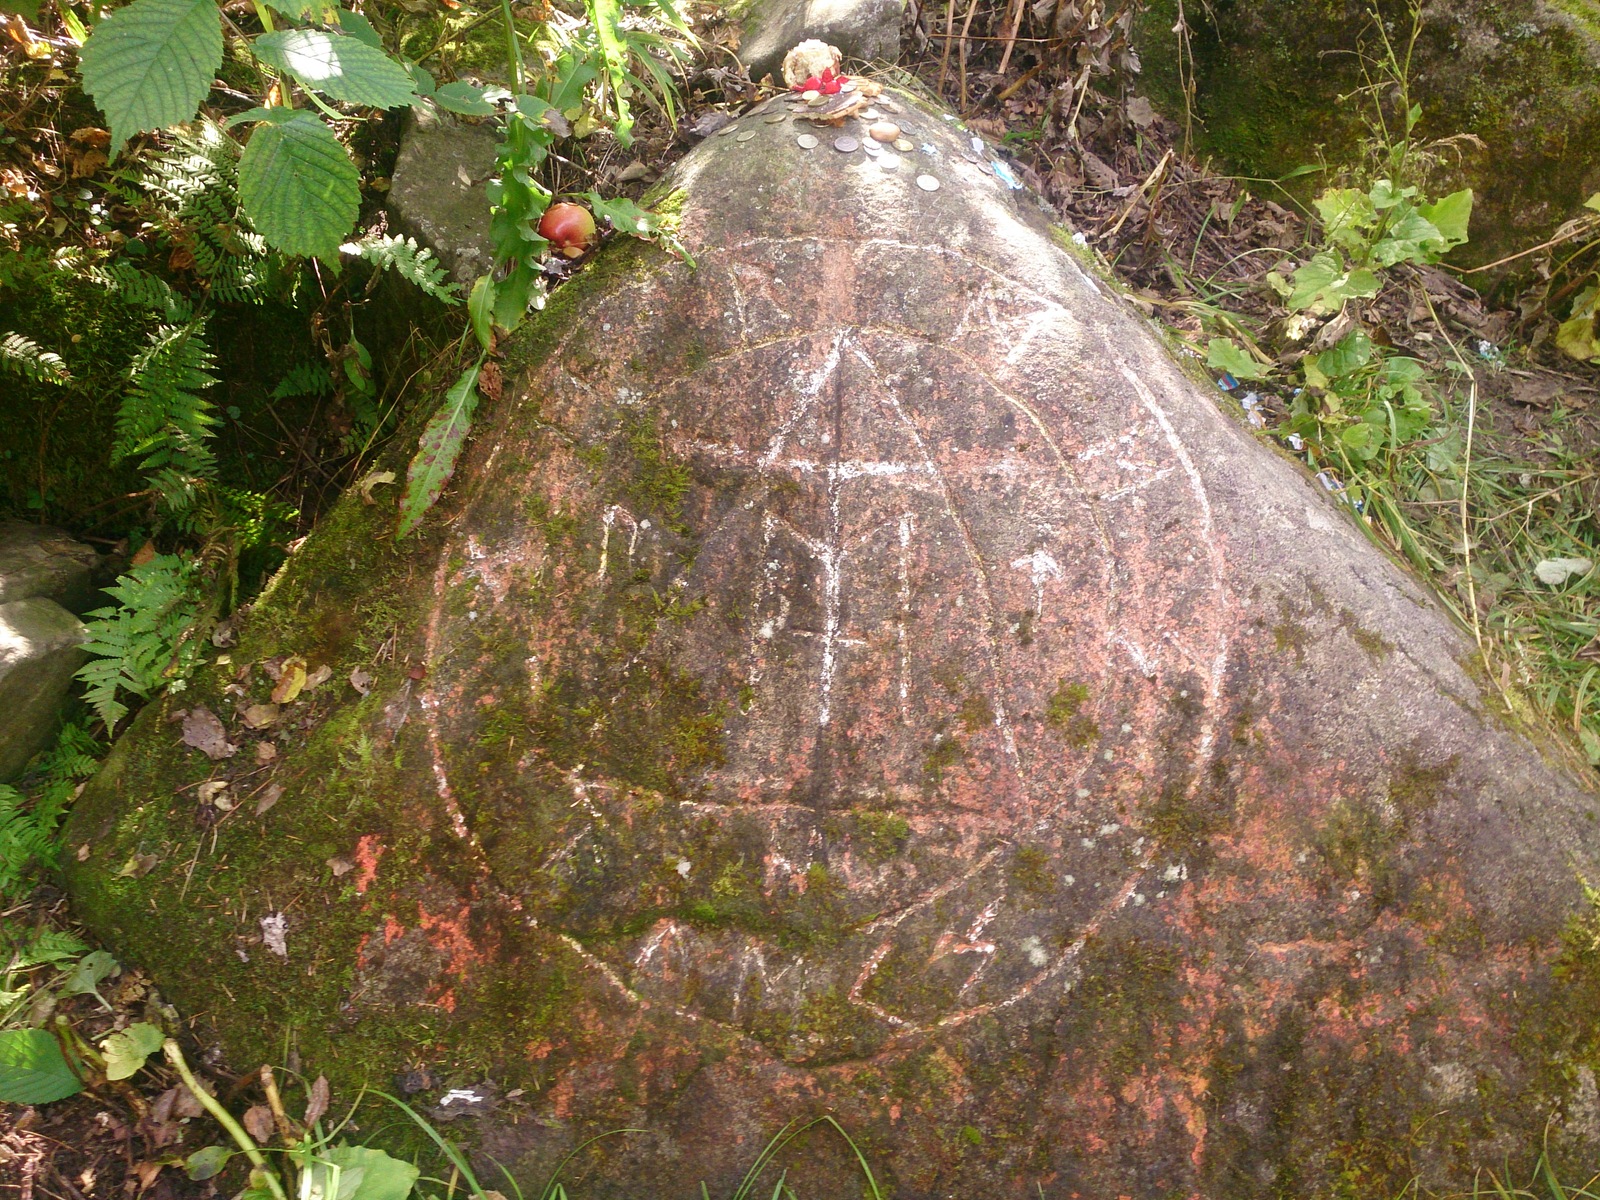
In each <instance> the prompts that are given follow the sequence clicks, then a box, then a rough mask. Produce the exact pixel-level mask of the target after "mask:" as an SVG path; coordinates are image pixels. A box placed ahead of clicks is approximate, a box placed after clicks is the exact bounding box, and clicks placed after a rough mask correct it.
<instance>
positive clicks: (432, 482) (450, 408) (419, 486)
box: [395, 358, 483, 538]
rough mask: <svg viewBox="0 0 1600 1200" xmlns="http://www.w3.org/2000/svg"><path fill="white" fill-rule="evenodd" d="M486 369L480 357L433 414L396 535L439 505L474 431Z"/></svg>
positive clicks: (413, 462) (402, 504)
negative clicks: (480, 379) (481, 377)
mask: <svg viewBox="0 0 1600 1200" xmlns="http://www.w3.org/2000/svg"><path fill="white" fill-rule="evenodd" d="M482 367H483V360H482V359H481V358H480V359H479V360H478V361H477V362H476V363H475V364H473V365H472V366H470V367H468V368H467V369H466V370H465V371H463V372H462V373H461V378H460V379H457V380H456V381H455V383H454V385H452V386H451V388H450V390H449V391H448V392H446V393H445V397H444V403H442V404H441V405H440V406H439V411H438V412H436V413H434V414H433V417H432V418H431V419H430V420H429V421H428V426H427V428H426V429H424V430H423V431H422V438H421V440H420V441H419V443H418V445H417V453H416V457H414V458H413V459H412V460H411V466H410V467H409V468H408V469H407V471H406V491H405V495H404V496H403V497H401V500H400V528H399V531H398V532H397V533H396V534H395V536H396V537H397V538H403V537H405V536H406V535H407V534H408V533H410V532H411V531H412V530H413V529H415V528H416V527H417V524H418V522H420V521H421V520H422V518H423V517H424V516H425V515H426V514H427V512H428V510H429V509H430V508H432V507H433V506H434V504H435V503H437V502H438V499H439V496H440V494H441V493H442V492H443V491H444V485H445V484H446V483H448V482H449V481H450V476H451V475H452V474H453V473H454V472H455V469H456V459H457V457H459V456H460V454H461V446H462V443H463V442H465V441H466V440H467V431H468V430H469V429H471V428H472V414H473V413H474V412H476V411H477V408H478V371H479V370H480V369H481V368H482Z"/></svg>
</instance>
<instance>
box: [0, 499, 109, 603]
mask: <svg viewBox="0 0 1600 1200" xmlns="http://www.w3.org/2000/svg"><path fill="white" fill-rule="evenodd" d="M99 573H100V556H99V555H98V554H96V553H95V551H94V550H93V549H92V548H91V547H89V546H85V545H84V544H83V543H82V542H78V541H74V540H73V538H72V536H71V535H70V534H67V533H64V532H62V531H61V530H59V529H52V528H51V527H50V526H48V525H29V524H27V523H26V522H24V521H0V604H7V603H10V602H11V601H13V600H26V599H28V598H29V597H32V596H44V597H46V598H48V599H50V600H54V601H55V602H56V603H57V604H59V605H61V606H62V607H63V608H65V609H67V610H69V611H71V612H75V613H81V612H84V611H86V610H88V609H90V608H93V607H94V606H95V604H96V603H97V599H98V596H99V593H98V591H97V590H96V589H95V582H96V580H95V577H96V576H97V575H98V574H99Z"/></svg>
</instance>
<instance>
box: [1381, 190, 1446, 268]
mask: <svg viewBox="0 0 1600 1200" xmlns="http://www.w3.org/2000/svg"><path fill="white" fill-rule="evenodd" d="M1395 214H1396V215H1395V219H1394V220H1393V221H1391V222H1390V223H1389V227H1388V228H1387V229H1386V230H1384V234H1383V237H1382V239H1381V240H1380V241H1378V243H1377V244H1376V245H1374V246H1373V247H1372V261H1373V262H1375V263H1377V264H1378V265H1379V266H1380V267H1392V266H1394V265H1395V264H1396V263H1402V262H1429V261H1431V260H1433V259H1435V258H1437V257H1438V253H1439V252H1442V251H1443V250H1444V246H1445V241H1444V235H1443V234H1442V233H1440V232H1439V229H1438V226H1436V225H1435V224H1434V223H1433V222H1432V221H1430V220H1428V218H1427V217H1425V216H1423V215H1422V213H1421V212H1420V211H1418V209H1417V208H1415V207H1414V206H1413V205H1410V204H1407V205H1405V206H1404V207H1403V208H1398V209H1396V210H1395Z"/></svg>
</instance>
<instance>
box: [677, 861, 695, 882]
mask: <svg viewBox="0 0 1600 1200" xmlns="http://www.w3.org/2000/svg"><path fill="white" fill-rule="evenodd" d="M692 870H694V864H693V863H692V862H690V861H689V860H688V859H687V858H680V859H679V860H678V874H679V875H682V876H683V877H684V878H685V879H687V878H689V872H690V871H692Z"/></svg>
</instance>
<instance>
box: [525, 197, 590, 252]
mask: <svg viewBox="0 0 1600 1200" xmlns="http://www.w3.org/2000/svg"><path fill="white" fill-rule="evenodd" d="M539 236H540V237H542V238H545V239H547V240H548V241H549V242H550V245H551V246H552V247H553V248H554V249H555V251H556V253H557V254H564V255H566V257H568V258H578V257H580V256H582V254H583V252H584V251H585V250H587V249H588V248H589V247H590V246H592V245H594V243H595V236H594V218H593V217H592V216H590V215H589V210H588V209H587V208H584V207H583V205H581V204H552V205H551V206H550V207H549V208H547V209H545V210H544V216H543V217H542V218H540V220H539Z"/></svg>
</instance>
